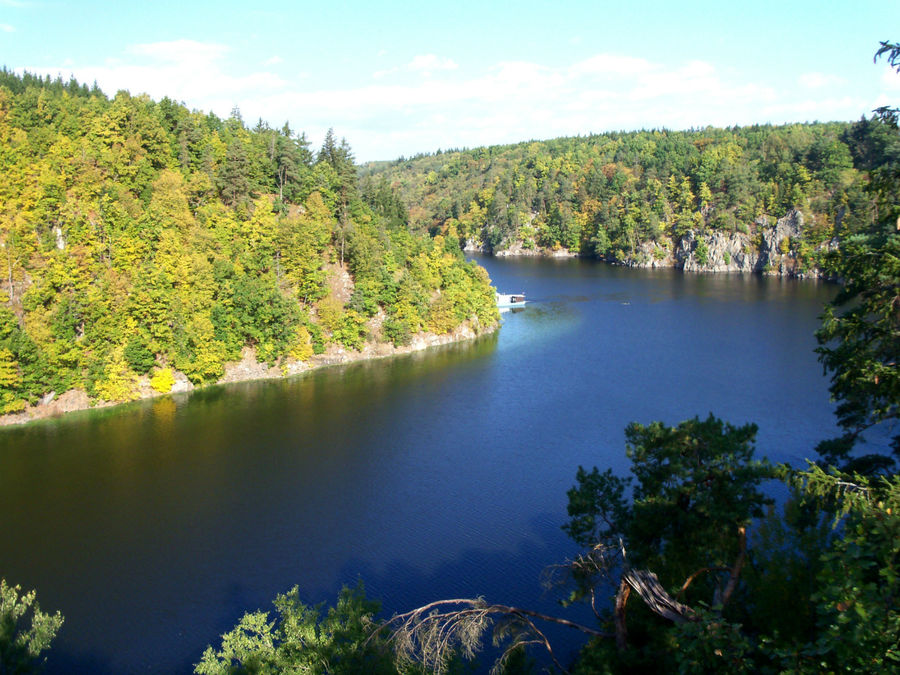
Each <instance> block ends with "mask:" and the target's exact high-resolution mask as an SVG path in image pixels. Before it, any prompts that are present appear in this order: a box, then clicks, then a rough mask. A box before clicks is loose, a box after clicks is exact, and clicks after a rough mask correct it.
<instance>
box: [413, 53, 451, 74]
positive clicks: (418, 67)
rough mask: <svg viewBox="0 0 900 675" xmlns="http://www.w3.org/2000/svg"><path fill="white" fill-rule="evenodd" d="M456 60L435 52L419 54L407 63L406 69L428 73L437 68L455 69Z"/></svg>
mask: <svg viewBox="0 0 900 675" xmlns="http://www.w3.org/2000/svg"><path fill="white" fill-rule="evenodd" d="M458 67H459V66H457V64H456V62H455V61H454V60H453V59H450V58H447V57H443V56H437V55H436V54H419V55H417V56H414V57H413V60H412V61H410V62H409V65H407V69H408V70H412V71H418V72H425V73H430V72H434V71H437V70H456V69H457V68H458Z"/></svg>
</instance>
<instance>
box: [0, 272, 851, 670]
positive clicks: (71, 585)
mask: <svg viewBox="0 0 900 675" xmlns="http://www.w3.org/2000/svg"><path fill="white" fill-rule="evenodd" d="M481 262H482V263H483V264H484V265H485V266H486V267H487V268H488V270H489V272H490V274H491V277H492V279H493V280H494V283H495V285H496V286H497V287H498V288H499V289H500V290H502V291H505V292H520V291H523V292H525V293H526V294H527V295H528V298H529V300H531V301H532V302H530V304H529V305H528V307H527V308H526V309H524V310H523V311H519V312H515V313H507V314H504V325H503V327H502V329H501V330H500V332H499V333H498V334H496V335H493V336H489V337H487V338H484V339H481V340H478V341H475V342H473V343H469V344H464V345H456V346H451V347H448V348H443V349H438V350H432V351H429V352H427V353H424V354H418V355H413V356H410V357H403V358H396V359H392V360H384V361H377V362H371V363H366V364H356V365H353V366H349V367H345V368H334V369H329V370H325V371H319V372H317V373H312V374H308V375H307V376H304V377H300V378H296V379H291V380H285V381H279V382H254V383H242V384H237V385H231V386H227V387H216V388H211V389H207V390H204V391H199V392H195V393H193V394H190V395H181V396H175V397H166V398H162V399H157V400H155V401H151V402H145V403H141V404H135V405H131V406H127V407H124V408H118V409H115V410H104V411H95V412H86V413H75V414H72V415H70V416H67V417H65V418H63V419H59V420H52V421H48V422H43V423H38V424H34V425H30V426H26V427H23V428H17V429H11V430H5V431H2V433H0V519H2V520H0V576H3V577H5V578H6V579H7V580H8V581H10V582H11V583H18V584H21V585H23V586H25V587H27V588H36V589H37V590H38V599H39V601H40V602H41V605H42V606H43V607H44V608H45V609H50V610H56V609H59V610H61V611H62V612H63V614H64V615H65V617H66V623H65V626H64V627H63V629H62V631H61V633H60V636H59V638H58V639H57V642H56V643H55V646H54V649H53V650H52V652H51V654H50V658H49V661H48V670H49V671H50V672H71V671H78V670H80V671H85V670H90V671H94V672H100V673H104V672H109V673H121V672H126V673H127V672H187V671H190V670H191V664H193V663H195V662H196V661H197V660H198V659H199V657H200V654H201V653H202V651H203V648H204V647H205V646H206V645H207V644H211V643H216V641H217V637H218V635H220V634H221V633H222V632H224V631H225V630H228V629H229V628H231V627H232V626H233V625H234V624H235V623H236V622H237V620H238V619H239V618H240V616H241V614H242V613H243V612H244V611H248V610H253V609H257V608H269V607H270V601H271V599H272V598H273V597H274V595H275V594H276V593H278V592H282V591H286V590H287V589H289V588H290V587H291V586H293V585H295V584H297V585H299V587H300V593H301V597H302V598H304V599H305V600H307V601H309V602H320V601H330V600H332V599H333V598H334V596H335V595H336V593H337V591H338V589H339V588H340V587H341V585H342V584H354V583H355V582H356V580H357V579H358V578H362V579H363V580H364V582H365V584H366V588H367V591H368V593H369V594H370V595H372V596H375V597H378V598H381V600H382V601H383V604H384V606H385V609H386V610H387V612H388V613H389V612H392V611H401V610H404V609H409V608H412V607H414V606H416V605H419V604H422V603H425V602H427V601H429V600H433V599H435V598H439V597H465V596H473V595H485V596H486V597H487V599H488V600H494V601H497V602H504V603H519V604H523V605H527V606H529V607H534V608H536V609H539V610H544V611H551V610H554V609H555V602H556V596H554V595H553V594H545V593H544V591H543V589H542V587H541V585H540V575H541V570H542V569H543V568H544V567H546V566H547V565H550V564H553V563H557V562H561V561H562V560H563V559H564V558H565V557H566V556H569V555H572V554H573V553H574V550H573V548H572V547H571V545H570V544H569V543H568V542H567V540H566V538H565V537H564V535H563V534H562V532H561V531H560V529H559V528H560V525H561V524H562V523H563V522H565V509H566V494H565V493H566V490H567V489H568V488H569V487H571V485H572V483H573V482H574V474H575V470H576V468H577V466H578V465H579V464H583V465H587V466H591V465H598V466H600V467H613V468H614V469H615V470H616V471H619V472H625V471H626V470H627V462H626V459H625V456H624V434H623V429H624V427H625V425H626V424H627V423H628V422H630V421H632V420H637V421H640V422H649V421H651V420H654V419H662V420H665V421H666V422H669V423H671V424H675V423H677V422H678V421H680V420H682V419H685V418H687V417H692V416H694V415H700V416H706V415H707V414H708V413H709V412H714V413H715V414H716V415H718V416H720V417H723V418H725V419H727V420H729V421H731V422H733V423H735V424H739V423H744V422H748V421H754V422H756V423H757V424H759V426H760V433H759V437H758V448H759V452H760V454H763V455H767V456H768V457H770V458H771V459H774V460H777V461H789V462H792V463H797V464H800V463H802V461H803V458H804V457H806V456H808V455H810V454H811V448H812V447H813V445H814V444H815V443H816V442H817V441H818V440H820V439H821V438H823V437H826V436H828V435H829V434H831V433H833V432H834V430H835V427H834V424H833V420H832V416H831V405H830V404H829V402H828V394H827V383H826V381H825V380H824V378H823V376H822V370H821V367H820V366H819V364H818V363H817V362H816V359H815V355H814V354H813V351H812V350H813V348H814V346H815V341H814V338H813V336H812V333H813V330H814V329H815V327H816V325H817V323H818V322H817V315H818V314H819V312H820V311H821V306H822V303H823V302H824V301H826V300H827V299H829V298H830V297H831V295H832V293H833V289H832V288H830V287H828V286H825V285H819V284H815V283H810V282H805V283H804V282H796V281H786V280H779V279H761V278H757V277H744V276H711V275H681V274H679V273H676V272H671V271H655V272H653V271H639V270H628V269H622V268H615V267H610V266H606V265H602V264H596V263H591V262H585V261H573V260H568V261H552V260H518V261H503V260H494V259H484V260H482V261H481ZM582 618H583V617H582ZM557 636H558V638H559V639H560V640H561V643H560V645H561V646H560V647H559V649H558V651H560V652H561V656H562V658H563V659H565V658H566V654H567V652H568V651H570V650H572V649H575V648H577V645H578V639H577V636H575V637H572V638H568V639H566V635H565V633H564V632H563V634H557Z"/></svg>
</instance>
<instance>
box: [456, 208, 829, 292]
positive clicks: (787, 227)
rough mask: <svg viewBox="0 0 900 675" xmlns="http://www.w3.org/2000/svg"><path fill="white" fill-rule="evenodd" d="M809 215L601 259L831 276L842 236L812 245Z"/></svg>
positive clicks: (517, 252) (477, 248)
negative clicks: (828, 263) (830, 259)
mask: <svg viewBox="0 0 900 675" xmlns="http://www.w3.org/2000/svg"><path fill="white" fill-rule="evenodd" d="M805 218H806V217H805V216H804V215H803V212H802V211H800V210H798V209H792V210H791V211H789V212H788V213H787V214H786V215H785V216H784V217H783V218H779V219H778V220H777V221H775V222H774V224H773V223H771V222H770V219H769V218H768V217H767V216H760V217H759V218H757V219H756V220H754V221H753V223H752V224H751V226H750V227H748V228H746V231H738V230H735V231H728V232H725V231H719V230H709V231H702V232H701V231H694V230H688V231H687V232H685V233H684V234H682V235H680V236H667V235H661V236H659V237H658V238H656V239H654V240H651V241H639V242H637V243H636V245H635V246H633V247H632V249H631V250H628V251H626V250H622V251H612V252H609V253H607V254H606V255H605V256H598V257H597V259H598V260H601V261H603V262H607V263H610V264H612V265H623V266H625V267H638V268H650V269H659V268H672V269H677V270H681V271H682V272H713V273H721V272H725V273H745V274H764V275H767V276H780V277H788V278H797V279H829V280H830V279H831V277H830V276H829V275H828V274H827V273H826V272H824V271H823V270H822V269H820V268H819V267H818V262H819V258H820V256H821V255H822V254H823V253H825V252H827V251H830V250H833V249H835V248H836V247H837V246H838V240H837V238H832V239H828V240H826V241H824V242H822V243H820V244H819V245H817V246H815V247H811V246H809V245H807V244H806V243H805V242H804V231H805V228H806V220H805ZM463 250H464V251H466V252H470V253H481V254H483V255H491V256H494V257H496V258H505V257H538V258H576V257H594V256H590V255H587V256H584V255H583V254H581V253H578V252H577V251H571V250H569V249H566V248H553V249H550V248H543V247H541V246H537V245H536V244H534V243H533V242H531V243H530V244H529V245H528V246H526V245H524V244H523V242H521V241H514V242H511V243H507V245H506V247H505V248H497V249H495V250H493V251H491V250H488V249H487V248H486V247H485V246H483V245H479V244H478V243H477V242H475V241H473V240H468V241H467V242H466V245H465V247H464V248H463Z"/></svg>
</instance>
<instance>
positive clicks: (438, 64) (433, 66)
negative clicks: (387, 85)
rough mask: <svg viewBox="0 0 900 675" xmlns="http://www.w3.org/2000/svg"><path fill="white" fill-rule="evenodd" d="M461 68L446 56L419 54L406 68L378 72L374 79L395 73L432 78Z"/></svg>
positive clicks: (380, 53) (375, 73) (373, 75)
mask: <svg viewBox="0 0 900 675" xmlns="http://www.w3.org/2000/svg"><path fill="white" fill-rule="evenodd" d="M382 53H387V52H384V50H382V51H381V52H379V53H378V55H379V56H381V55H382ZM457 68H459V65H458V64H457V63H456V61H454V60H453V59H451V58H448V57H446V56H438V55H436V54H418V55H416V56H414V57H413V59H412V61H410V62H409V63H407V64H406V65H404V66H401V67H397V66H395V67H394V68H387V69H385V70H378V71H375V72H374V73H372V77H374V78H375V79H376V80H378V79H381V78H383V77H386V76H388V75H393V74H394V73H400V72H410V73H419V74H421V75H423V76H425V77H431V75H432V73H435V72H441V71H448V70H456V69H457Z"/></svg>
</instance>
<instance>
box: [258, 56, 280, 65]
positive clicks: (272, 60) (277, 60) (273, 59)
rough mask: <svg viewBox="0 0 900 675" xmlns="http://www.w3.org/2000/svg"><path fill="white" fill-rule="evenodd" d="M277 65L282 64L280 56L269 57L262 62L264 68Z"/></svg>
mask: <svg viewBox="0 0 900 675" xmlns="http://www.w3.org/2000/svg"><path fill="white" fill-rule="evenodd" d="M279 63H284V59H283V58H281V57H280V56H270V57H269V58H267V59H266V60H265V61H263V65H264V66H277V65H278V64H279Z"/></svg>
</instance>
